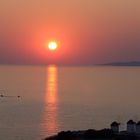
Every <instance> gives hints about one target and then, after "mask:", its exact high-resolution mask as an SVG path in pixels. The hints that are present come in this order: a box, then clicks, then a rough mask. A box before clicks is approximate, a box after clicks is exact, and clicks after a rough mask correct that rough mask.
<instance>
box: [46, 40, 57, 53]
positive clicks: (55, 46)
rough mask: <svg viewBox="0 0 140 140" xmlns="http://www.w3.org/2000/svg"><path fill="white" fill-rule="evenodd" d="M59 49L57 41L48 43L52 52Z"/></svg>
mask: <svg viewBox="0 0 140 140" xmlns="http://www.w3.org/2000/svg"><path fill="white" fill-rule="evenodd" d="M57 48H58V44H57V43H56V42H55V41H51V42H49V43H48V49H49V50H51V51H55V50H56V49H57Z"/></svg>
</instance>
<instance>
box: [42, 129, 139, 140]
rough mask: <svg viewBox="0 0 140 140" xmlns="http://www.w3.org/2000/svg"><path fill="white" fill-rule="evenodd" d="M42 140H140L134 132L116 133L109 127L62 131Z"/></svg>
mask: <svg viewBox="0 0 140 140" xmlns="http://www.w3.org/2000/svg"><path fill="white" fill-rule="evenodd" d="M44 140H140V137H138V136H136V135H134V134H127V135H126V134H116V133H115V132H113V131H112V130H111V129H102V130H94V129H89V130H85V131H62V132H60V133H58V134H57V135H56V136H52V137H49V138H46V139H44Z"/></svg>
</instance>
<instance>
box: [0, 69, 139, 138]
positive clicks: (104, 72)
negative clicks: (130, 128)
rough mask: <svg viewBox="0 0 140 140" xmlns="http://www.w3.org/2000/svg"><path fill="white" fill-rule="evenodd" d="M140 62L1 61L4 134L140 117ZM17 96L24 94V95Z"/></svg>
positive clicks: (0, 131) (34, 134)
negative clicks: (77, 64)
mask: <svg viewBox="0 0 140 140" xmlns="http://www.w3.org/2000/svg"><path fill="white" fill-rule="evenodd" d="M139 83H140V67H111V66H103V67H102V66H98V67H57V66H47V67H45V66H44V67H41V66H40V67H37V66H0V95H3V96H4V97H0V139H2V140H21V139H22V140H39V139H40V140H41V139H42V138H45V137H47V136H50V135H53V134H56V133H57V132H59V131H61V130H83V129H89V128H93V129H101V128H104V127H109V125H110V123H111V122H112V121H114V120H117V121H119V122H120V123H121V129H125V127H126V126H125V125H124V124H125V123H126V121H127V120H128V119H134V120H136V121H137V120H140V109H139V99H140V94H139V93H140V86H139ZM17 96H20V98H18V97H17Z"/></svg>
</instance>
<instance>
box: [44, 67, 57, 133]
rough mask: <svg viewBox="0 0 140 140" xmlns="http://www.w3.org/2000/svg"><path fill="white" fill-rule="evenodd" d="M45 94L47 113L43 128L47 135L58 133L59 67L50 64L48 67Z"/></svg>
mask: <svg viewBox="0 0 140 140" xmlns="http://www.w3.org/2000/svg"><path fill="white" fill-rule="evenodd" d="M46 84H47V85H46V94H45V113H44V123H45V124H43V127H44V128H43V129H44V133H45V132H46V133H47V134H46V135H48V134H49V135H50V134H51V135H53V134H56V132H57V131H58V96H57V94H58V87H57V86H58V81H57V67H56V66H55V65H50V66H49V67H48V68H47V83H46Z"/></svg>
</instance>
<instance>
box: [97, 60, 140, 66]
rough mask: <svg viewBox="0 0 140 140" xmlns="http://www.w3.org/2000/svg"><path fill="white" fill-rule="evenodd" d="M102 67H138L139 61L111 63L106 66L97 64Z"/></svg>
mask: <svg viewBox="0 0 140 140" xmlns="http://www.w3.org/2000/svg"><path fill="white" fill-rule="evenodd" d="M99 65H102V66H140V61H131V62H112V63H106V64H99Z"/></svg>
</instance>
